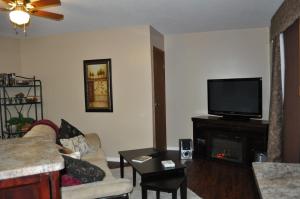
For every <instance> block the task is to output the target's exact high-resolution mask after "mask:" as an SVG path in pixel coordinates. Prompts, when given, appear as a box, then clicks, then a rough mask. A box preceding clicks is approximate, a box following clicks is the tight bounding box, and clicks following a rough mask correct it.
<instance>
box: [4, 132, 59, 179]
mask: <svg viewBox="0 0 300 199" xmlns="http://www.w3.org/2000/svg"><path fill="white" fill-rule="evenodd" d="M0 160H1V162H0V180H5V179H9V178H17V177H22V176H29V175H35V174H40V173H46V172H52V171H58V170H61V169H63V168H64V160H63V158H62V157H61V155H60V154H59V152H58V150H57V147H56V144H55V143H53V141H51V140H50V139H49V138H45V137H28V138H15V139H8V140H0Z"/></svg>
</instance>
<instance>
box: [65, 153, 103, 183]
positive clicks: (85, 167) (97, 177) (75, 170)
mask: <svg viewBox="0 0 300 199" xmlns="http://www.w3.org/2000/svg"><path fill="white" fill-rule="evenodd" d="M63 158H64V160H65V169H64V172H65V174H67V175H70V176H72V177H74V178H76V179H78V180H79V181H80V182H81V183H90V182H95V181H101V180H103V178H104V177H105V173H104V171H103V170H102V169H100V168H99V167H97V166H95V165H93V164H91V163H89V162H87V161H84V160H78V159H74V158H71V157H68V156H64V155H63Z"/></svg>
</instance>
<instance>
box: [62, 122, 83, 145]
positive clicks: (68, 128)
mask: <svg viewBox="0 0 300 199" xmlns="http://www.w3.org/2000/svg"><path fill="white" fill-rule="evenodd" d="M79 135H82V136H84V134H83V133H82V132H81V131H79V130H78V129H77V128H76V127H74V126H73V125H71V124H70V123H68V122H67V121H66V120H64V119H61V125H60V129H59V133H58V136H57V139H58V140H59V139H69V138H72V137H76V136H79Z"/></svg>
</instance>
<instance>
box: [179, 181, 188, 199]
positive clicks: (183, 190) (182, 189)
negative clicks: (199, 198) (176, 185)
mask: <svg viewBox="0 0 300 199" xmlns="http://www.w3.org/2000/svg"><path fill="white" fill-rule="evenodd" d="M180 197H181V199H187V179H186V177H185V179H184V181H183V182H182V184H181V185H180Z"/></svg>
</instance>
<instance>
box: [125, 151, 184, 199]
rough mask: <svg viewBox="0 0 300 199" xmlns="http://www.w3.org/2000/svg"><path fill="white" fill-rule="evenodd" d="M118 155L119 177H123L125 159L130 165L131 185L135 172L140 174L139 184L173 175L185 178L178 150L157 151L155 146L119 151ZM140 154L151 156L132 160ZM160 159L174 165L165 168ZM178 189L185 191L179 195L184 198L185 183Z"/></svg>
mask: <svg viewBox="0 0 300 199" xmlns="http://www.w3.org/2000/svg"><path fill="white" fill-rule="evenodd" d="M119 155H120V172H121V178H124V160H126V161H127V162H128V164H129V165H130V166H132V177H133V186H136V172H138V173H139V174H140V176H141V184H146V183H148V182H159V181H160V180H161V181H165V180H168V179H171V178H174V177H184V178H185V179H186V172H185V168H186V166H185V165H183V164H181V160H180V155H179V152H178V151H159V150H157V149H155V148H145V149H136V150H128V151H119ZM141 155H149V156H152V159H151V160H147V161H145V162H143V163H136V162H133V161H132V159H133V158H135V157H137V156H141ZM162 160H172V161H173V162H174V163H175V167H174V168H168V169H165V168H164V167H163V166H162V164H161V161H162ZM171 182H172V181H171ZM180 189H181V192H182V193H185V196H181V197H182V198H186V189H187V187H186V183H184V186H180Z"/></svg>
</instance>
